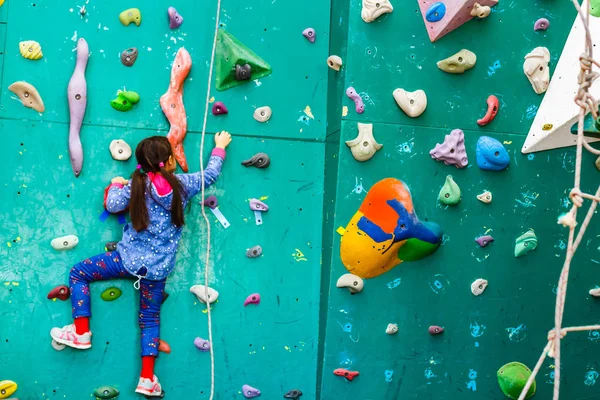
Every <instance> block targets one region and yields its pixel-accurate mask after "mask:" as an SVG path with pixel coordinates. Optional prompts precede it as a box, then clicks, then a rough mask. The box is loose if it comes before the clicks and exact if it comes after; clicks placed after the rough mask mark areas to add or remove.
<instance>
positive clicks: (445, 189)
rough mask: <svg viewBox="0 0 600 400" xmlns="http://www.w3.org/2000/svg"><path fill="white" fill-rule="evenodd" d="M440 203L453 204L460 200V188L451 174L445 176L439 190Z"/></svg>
mask: <svg viewBox="0 0 600 400" xmlns="http://www.w3.org/2000/svg"><path fill="white" fill-rule="evenodd" d="M439 199H440V203H442V204H445V205H447V206H455V205H457V204H458V203H459V202H460V188H459V187H458V185H457V184H456V182H454V179H452V175H448V176H447V177H446V183H444V186H442V190H440V196H439Z"/></svg>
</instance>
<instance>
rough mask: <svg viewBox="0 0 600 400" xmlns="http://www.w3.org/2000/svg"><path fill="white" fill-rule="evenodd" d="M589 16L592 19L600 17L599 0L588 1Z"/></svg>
mask: <svg viewBox="0 0 600 400" xmlns="http://www.w3.org/2000/svg"><path fill="white" fill-rule="evenodd" d="M590 14H592V15H593V16H594V17H600V0H591V1H590Z"/></svg>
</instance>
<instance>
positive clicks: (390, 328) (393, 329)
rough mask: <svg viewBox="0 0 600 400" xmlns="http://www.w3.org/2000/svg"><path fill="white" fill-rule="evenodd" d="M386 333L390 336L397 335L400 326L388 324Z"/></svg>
mask: <svg viewBox="0 0 600 400" xmlns="http://www.w3.org/2000/svg"><path fill="white" fill-rule="evenodd" d="M385 333H387V334H388V335H395V334H396V333H398V324H388V326H387V328H385Z"/></svg>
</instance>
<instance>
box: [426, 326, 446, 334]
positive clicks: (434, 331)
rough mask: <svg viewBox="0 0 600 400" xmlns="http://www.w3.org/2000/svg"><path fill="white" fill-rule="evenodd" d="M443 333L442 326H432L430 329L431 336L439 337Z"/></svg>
mask: <svg viewBox="0 0 600 400" xmlns="http://www.w3.org/2000/svg"><path fill="white" fill-rule="evenodd" d="M442 332H444V328H442V327H441V326H437V325H431V326H430V327H429V334H430V335H439V334H440V333H442Z"/></svg>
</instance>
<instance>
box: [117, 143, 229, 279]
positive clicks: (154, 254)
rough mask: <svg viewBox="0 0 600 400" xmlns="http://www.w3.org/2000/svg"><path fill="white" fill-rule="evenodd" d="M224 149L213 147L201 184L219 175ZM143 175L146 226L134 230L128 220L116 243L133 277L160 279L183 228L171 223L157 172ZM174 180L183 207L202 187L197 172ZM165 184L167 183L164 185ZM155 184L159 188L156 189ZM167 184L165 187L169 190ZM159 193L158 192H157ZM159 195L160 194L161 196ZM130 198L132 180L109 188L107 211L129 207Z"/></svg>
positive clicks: (166, 195) (169, 267) (172, 262)
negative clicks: (178, 185) (181, 191)
mask: <svg viewBox="0 0 600 400" xmlns="http://www.w3.org/2000/svg"><path fill="white" fill-rule="evenodd" d="M224 158H225V151H223V150H221V149H214V150H213V152H212V155H211V157H210V160H209V161H208V165H207V166H206V169H205V170H204V187H205V188H206V187H208V186H210V185H212V184H213V183H215V181H216V180H217V178H218V177H219V175H220V174H221V167H222V165H223V160H224ZM149 175H151V174H146V175H145V180H146V184H147V190H146V206H147V207H148V218H149V219H150V223H149V225H148V228H147V229H146V230H144V231H141V232H136V230H135V229H133V225H132V224H131V223H128V224H127V225H125V227H124V228H123V238H122V239H121V241H120V242H119V243H118V244H117V251H118V252H119V254H120V255H121V259H122V260H123V265H124V267H125V268H126V269H127V270H128V271H129V272H130V273H131V274H132V275H135V276H138V277H139V276H142V277H145V278H146V279H150V280H162V279H164V278H166V277H167V275H169V273H170V272H171V271H172V270H173V268H174V267H175V254H176V253H177V247H178V245H179V239H180V238H181V231H182V230H183V228H182V227H179V228H178V227H177V226H175V225H174V224H173V223H172V222H171V202H172V200H173V192H172V190H170V191H168V192H167V193H165V192H166V191H165V187H164V185H165V182H166V179H164V178H163V177H162V176H160V175H155V176H152V175H151V176H150V177H149ZM176 177H177V179H179V181H180V182H181V183H182V185H183V187H184V188H185V190H186V194H187V195H186V196H185V197H184V201H183V206H184V207H185V206H186V204H187V202H188V201H189V200H190V199H191V198H192V197H194V196H195V195H197V194H198V193H199V192H200V191H201V190H202V176H201V174H200V172H196V173H193V174H178V175H176ZM167 185H168V184H167ZM157 187H158V188H157ZM169 189H170V187H169V186H168V187H167V190H169ZM159 193H160V194H159ZM161 194H162V195H161ZM130 197H131V182H130V183H129V184H127V185H126V186H121V185H112V186H111V187H110V188H109V190H108V196H107V199H106V209H107V211H108V212H110V213H118V212H121V211H124V210H126V209H127V207H128V206H129V199H130Z"/></svg>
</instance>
